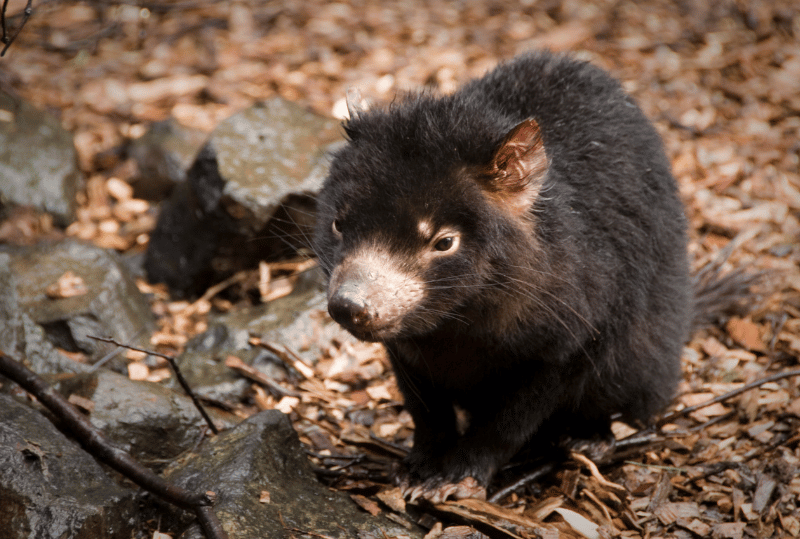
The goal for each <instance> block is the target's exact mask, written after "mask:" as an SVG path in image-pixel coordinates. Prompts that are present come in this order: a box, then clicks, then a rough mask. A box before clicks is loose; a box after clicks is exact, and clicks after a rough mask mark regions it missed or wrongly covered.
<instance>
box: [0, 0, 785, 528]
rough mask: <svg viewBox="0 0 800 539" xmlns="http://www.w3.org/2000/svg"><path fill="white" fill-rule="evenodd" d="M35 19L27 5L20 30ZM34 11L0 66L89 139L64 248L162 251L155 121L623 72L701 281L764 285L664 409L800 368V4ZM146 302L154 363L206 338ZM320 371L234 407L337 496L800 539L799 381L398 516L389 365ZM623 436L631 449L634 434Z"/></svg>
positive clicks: (189, 122) (472, 517)
mask: <svg viewBox="0 0 800 539" xmlns="http://www.w3.org/2000/svg"><path fill="white" fill-rule="evenodd" d="M23 7H24V2H23V1H21V0H12V1H11V2H10V4H9V6H8V15H9V16H12V17H11V18H10V19H9V24H10V26H11V27H16V25H18V24H19V23H20V17H19V16H16V17H14V15H15V14H19V13H20V12H21V10H22V8H23ZM34 7H35V11H34V13H33V15H32V16H31V18H30V20H29V21H28V22H27V24H26V26H25V27H24V28H23V30H22V32H21V33H20V34H19V36H18V37H17V39H16V41H15V42H14V43H13V44H12V46H11V47H10V49H9V50H8V52H7V53H6V55H5V57H3V58H0V90H2V91H7V92H12V93H16V94H17V95H19V96H21V97H22V98H24V99H26V100H28V101H30V102H32V103H33V104H35V105H37V106H39V107H40V108H45V109H48V110H50V111H53V112H54V113H56V114H57V115H58V116H59V117H60V118H61V120H62V123H63V125H64V126H65V127H66V128H67V129H68V130H70V131H71V132H72V133H73V134H74V137H75V144H76V147H77V149H78V152H79V160H80V166H81V168H82V170H83V172H84V173H85V174H86V177H87V179H88V180H87V183H86V188H85V189H84V190H83V191H82V192H81V193H80V195H79V202H80V210H79V212H78V218H77V220H76V222H75V223H73V224H72V225H70V226H69V227H68V228H67V229H66V230H65V231H63V233H64V234H66V235H68V236H74V237H79V238H82V239H84V240H90V241H93V242H95V243H97V244H98V245H101V246H103V247H108V248H113V249H117V250H118V251H120V252H126V251H131V250H134V251H135V250H141V249H143V248H144V246H146V244H147V241H148V232H149V230H151V229H152V227H153V225H154V222H155V218H154V215H155V212H156V210H157V208H156V207H155V205H153V204H149V203H144V202H142V203H135V204H131V203H130V201H131V198H130V197H131V195H130V191H129V189H127V188H126V186H125V183H126V180H128V179H130V178H131V177H132V176H133V175H134V174H135V166H134V165H133V163H132V162H131V161H130V160H126V159H125V158H124V156H123V157H120V155H119V153H118V152H116V151H115V149H117V148H119V147H121V146H122V145H123V144H124V142H125V141H126V140H129V139H132V138H136V137H138V136H141V135H142V134H143V133H144V132H145V131H146V130H147V128H148V126H149V125H150V124H151V123H152V122H155V121H158V120H163V119H166V118H169V117H172V118H175V119H176V120H177V121H178V122H180V123H182V124H184V125H186V126H190V127H195V128H199V129H202V130H205V131H209V132H210V131H211V130H212V129H213V128H214V126H215V125H216V124H217V123H218V122H219V121H220V120H222V119H224V118H226V117H228V116H230V115H231V114H233V113H234V112H236V111H238V110H241V109H243V108H245V107H247V106H249V105H251V104H252V103H254V102H256V101H259V100H264V99H269V98H271V97H274V96H283V97H284V98H287V99H290V100H292V101H295V102H298V103H300V104H302V105H304V106H307V107H308V108H309V109H312V110H314V111H316V112H318V113H321V114H324V115H328V116H331V115H340V114H341V110H342V107H343V96H344V95H345V91H346V89H347V88H349V87H351V86H356V87H359V88H360V89H361V92H362V94H363V95H364V96H365V97H366V98H368V99H372V100H374V101H376V102H387V101H390V100H391V99H392V98H393V96H394V95H395V94H396V93H398V92H402V91H404V90H408V89H413V88H419V87H421V86H428V87H431V88H433V89H435V90H436V91H439V92H451V91H453V90H454V89H455V88H456V87H457V86H458V85H460V84H462V83H463V82H465V81H467V80H469V79H470V78H474V77H477V76H480V75H482V74H483V73H485V72H486V71H487V70H488V69H489V68H491V67H492V66H494V65H496V64H497V62H498V61H501V60H503V59H508V58H511V57H512V56H514V55H515V54H517V53H520V52H522V51H526V50H530V49H533V48H539V47H548V48H551V49H553V50H558V51H570V52H572V53H573V54H575V55H576V56H578V57H579V58H582V59H586V60H589V61H591V62H593V63H595V64H596V65H599V66H601V67H603V68H606V69H607V70H609V71H610V72H611V73H612V74H614V75H615V76H616V77H618V78H619V79H620V80H621V81H622V83H623V85H624V87H625V89H626V90H627V91H629V92H630V93H631V94H632V95H633V96H634V97H635V98H636V99H637V100H638V102H639V103H640V104H641V106H642V108H643V109H644V111H645V113H646V114H647V115H648V116H649V117H650V118H651V119H652V120H653V121H654V122H655V124H656V126H657V128H658V130H659V132H660V133H661V135H662V137H663V139H664V143H665V146H666V149H667V153H668V155H669V157H670V158H671V160H672V163H673V170H674V174H675V177H676V178H677V180H678V182H679V184H680V191H681V195H682V197H683V200H684V201H685V204H686V208H687V215H688V216H689V219H690V223H691V230H692V235H691V255H692V260H693V261H694V265H695V267H696V268H699V267H701V266H702V265H704V264H705V263H707V262H708V261H710V260H723V269H725V270H734V269H739V268H741V269H747V270H749V271H764V272H765V277H764V279H763V280H762V282H761V284H760V285H759V286H758V287H757V288H756V289H755V290H754V293H753V297H752V301H751V302H749V305H748V306H747V308H746V309H744V310H743V311H742V312H740V313H738V314H733V315H731V316H728V317H726V318H725V319H724V320H721V321H720V323H719V324H718V325H717V326H716V327H714V328H711V329H708V330H705V331H702V332H699V333H697V334H696V335H694V336H693V338H692V340H691V341H690V342H689V343H688V344H687V346H686V348H685V351H684V354H683V369H684V378H683V382H682V383H681V385H680V388H679V392H678V395H677V397H676V399H675V401H674V403H673V405H672V406H671V407H670V408H669V409H668V410H667V411H666V412H665V415H666V414H668V413H671V412H677V411H679V410H682V409H685V408H686V407H688V406H691V405H695V404H698V403H702V402H705V401H707V400H709V399H711V398H714V397H718V396H721V395H724V394H726V393H728V392H730V391H733V390H736V389H738V388H741V387H743V386H744V385H745V384H747V383H750V382H753V381H756V380H759V379H761V378H763V377H766V376H770V375H773V374H776V373H781V372H787V371H790V370H792V369H797V368H798V366H799V365H798V363H799V362H798V357H800V172H799V170H800V6H799V5H798V4H797V2H796V1H793V0H774V1H769V2H758V1H747V0H713V1H711V2H708V1H705V0H686V1H681V2H677V1H676V2H670V1H667V0H663V1H662V0H643V1H640V2H635V3H628V2H618V1H616V0H601V1H599V2H592V3H589V2H584V1H576V0H567V1H564V2H557V1H551V0H544V1H534V0H530V1H521V2H500V1H494V2H492V1H486V2H479V1H464V2H451V1H447V0H395V1H388V2H377V1H370V0H361V1H359V0H352V1H341V2H335V3H331V2H326V1H323V0H308V1H301V0H289V1H282V2H272V1H266V2H263V1H248V0H242V1H236V2H224V3H223V2H214V1H210V0H178V1H164V2H146V1H137V2H127V1H119V2H117V1H115V0H110V1H109V2H66V1H63V2H48V1H42V2H34ZM123 210H124V211H123ZM61 233H62V231H58V230H54V229H52V225H51V223H50V221H49V220H48V219H46V217H45V216H42V215H36V214H31V213H24V212H23V213H18V214H15V215H13V216H12V217H10V218H9V220H8V221H7V222H6V223H4V226H3V227H2V229H0V242H3V241H5V242H21V243H24V242H31V241H36V240H37V239H38V238H40V237H41V236H42V235H47V234H61ZM728 246H729V247H730V249H729V250H727V251H726V250H725V248H726V247H728ZM725 255H729V256H727V258H725ZM142 287H143V288H146V289H147V290H148V291H150V292H153V291H155V292H156V295H157V297H158V298H160V299H159V301H158V302H156V305H155V308H156V310H157V312H158V313H159V316H160V322H161V330H160V331H159V334H158V335H155V336H154V346H156V345H158V346H160V347H161V348H166V349H170V350H172V351H176V352H177V351H180V348H181V346H182V345H183V343H185V342H186V339H188V338H189V337H191V336H192V335H194V334H196V333H198V332H200V331H202V330H203V329H204V328H205V327H206V326H205V319H204V315H203V310H202V309H195V310H194V314H192V315H191V316H189V317H182V316H178V315H176V314H175V313H179V312H185V309H184V307H185V303H181V302H173V301H170V298H169V297H168V296H166V295H165V293H164V292H163V290H160V289H159V288H157V287H151V286H149V285H146V284H145V283H142ZM209 308H210V309H226V308H227V309H229V308H236V305H233V304H230V302H228V303H225V302H222V301H218V302H216V303H213V302H212V304H211V305H210V306H209ZM343 354H349V355H350V356H349V357H356V358H357V359H358V361H357V362H356V364H357V368H355V369H350V370H348V369H342V368H341V362H337V359H338V358H340V357H341V356H342V355H343ZM133 371H136V372H139V373H140V374H141V371H140V370H137V369H134V370H133ZM133 371H132V372H133ZM304 372H305V374H306V377H305V379H304V380H303V381H302V382H301V383H300V384H299V385H298V390H300V391H301V392H302V393H303V395H304V396H303V398H294V397H285V398H284V399H282V400H277V399H273V398H272V397H270V396H269V395H268V394H266V393H264V391H263V390H261V389H259V388H257V387H255V386H254V395H253V400H252V402H249V403H245V404H244V405H243V407H242V409H241V410H240V413H241V414H247V413H250V412H252V411H253V410H257V409H258V408H259V407H278V408H280V409H282V410H284V411H286V412H288V413H289V414H290V416H291V417H292V419H293V421H294V423H295V425H296V427H297V429H298V431H299V432H300V434H301V438H302V439H303V441H304V442H305V443H306V444H307V446H308V447H309V452H310V454H312V455H313V457H312V459H313V460H314V462H315V463H316V464H317V465H318V466H320V467H322V468H325V469H327V473H326V474H325V475H326V476H327V477H328V480H329V481H330V482H331V485H332V486H333V487H335V488H339V489H343V490H347V491H349V492H350V493H351V495H352V496H353V498H354V499H355V500H356V501H357V502H358V503H360V504H361V505H362V507H364V508H365V510H368V511H383V512H387V513H390V514H392V515H394V517H393V518H396V519H399V520H407V519H418V518H420V515H423V516H422V517H421V519H422V522H423V524H426V525H429V526H434V524H435V523H436V522H437V520H439V521H441V522H443V523H444V524H445V527H446V526H447V525H450V524H452V523H453V522H460V523H462V524H466V525H472V526H476V527H478V528H479V529H481V530H482V531H483V532H485V533H490V534H491V535H493V536H495V535H496V536H508V537H537V536H542V537H557V536H558V535H557V534H556V535H554V534H555V533H556V530H558V531H559V532H560V533H561V534H562V535H563V536H565V537H581V536H587V537H592V536H594V537H638V536H642V537H709V536H713V537H717V538H737V537H787V536H798V535H800V499H798V495H800V472H799V471H798V470H800V436H798V434H797V433H798V426H800V378H798V377H797V376H794V377H786V378H782V379H778V380H775V381H771V382H768V383H764V384H760V385H758V387H755V388H753V389H750V390H748V391H745V392H743V393H741V394H739V395H736V396H733V397H730V398H727V399H725V400H722V401H721V402H717V403H715V404H714V405H712V406H708V407H704V408H701V409H698V410H695V411H693V412H692V413H688V414H685V415H681V414H677V415H674V416H670V417H671V418H672V419H671V420H670V421H666V422H662V424H660V426H659V428H658V429H656V430H653V431H652V432H651V433H650V438H649V441H648V442H647V443H646V444H645V445H643V446H638V448H636V450H635V451H633V452H631V453H629V454H628V455H627V456H626V457H625V458H624V459H623V460H617V461H615V462H614V463H612V464H607V465H604V466H602V467H601V468H600V469H593V466H592V465H591V463H590V462H587V461H585V460H581V459H580V458H579V457H576V458H575V460H573V461H570V462H567V463H565V464H564V465H563V466H560V467H558V469H557V470H556V471H554V472H553V473H550V474H548V475H546V476H544V477H542V478H539V479H538V480H536V481H533V482H532V483H530V484H528V485H525V486H522V487H521V488H520V489H518V490H517V491H516V492H513V493H511V494H509V495H507V496H505V497H503V498H502V499H500V500H498V501H497V502H496V503H490V502H485V501H479V500H463V501H460V502H453V501H451V502H447V503H445V504H440V505H439V506H437V507H436V508H435V510H432V509H431V508H429V507H428V508H426V507H406V508H404V504H403V502H402V500H400V499H399V498H398V496H397V492H396V491H394V490H392V488H391V486H390V485H389V484H387V483H385V482H384V480H385V478H386V473H385V471H386V470H387V469H388V466H389V465H390V464H391V462H392V461H393V460H396V458H397V454H399V453H400V452H401V451H399V450H398V449H397V447H398V446H399V447H402V446H406V447H407V445H408V443H409V440H410V437H411V435H412V432H413V430H412V429H413V426H412V423H411V421H410V418H409V417H408V414H407V413H405V412H402V407H401V406H400V403H401V401H402V399H401V398H400V396H399V393H398V391H397V389H396V386H395V385H394V382H393V379H392V375H391V372H390V371H389V369H388V365H387V363H386V361H385V358H384V357H383V356H382V352H381V351H380V349H379V347H376V346H375V345H363V346H356V347H352V346H351V347H349V348H348V349H347V350H344V349H342V348H336V347H335V346H334V347H331V348H330V350H329V352H328V353H327V355H326V357H323V358H320V361H319V363H317V364H316V366H315V367H314V368H312V369H308V370H307V371H304ZM145 374H146V373H145ZM287 399H288V400H287ZM292 399H294V400H292ZM354 409H357V410H360V411H362V412H363V413H361V414H354V413H351V412H352V410H354ZM345 410H348V413H347V414H345V413H344V411H345ZM365 415H367V416H369V420H368V421H367V420H365V419H364V417H365ZM359 417H360V419H358V418H359ZM617 427H618V428H617V429H616V431H615V434H616V435H617V436H618V437H620V438H622V437H624V436H626V435H628V434H631V433H632V432H633V431H632V430H631V429H630V428H629V427H626V426H624V425H617ZM387 455H389V457H387ZM392 455H394V456H392ZM503 477H504V478H505V479H506V482H507V483H508V482H513V479H511V478H508V477H507V476H503ZM503 486H505V484H496V485H493V488H494V489H495V490H497V489H499V488H501V487H503ZM490 494H491V491H490ZM376 500H377V501H376ZM412 515H413V516H412ZM432 515H436V516H435V517H433V516H432ZM581 518H583V519H584V520H581ZM439 529H440V528H439V527H436V528H434V531H433V532H432V534H431V537H434V536H436V534H437V533H438V532H437V530H439ZM456 531H459V532H463V531H464V530H463V529H461V530H451V533H456ZM498 534H499V535H498Z"/></svg>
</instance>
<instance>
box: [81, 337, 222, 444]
mask: <svg viewBox="0 0 800 539" xmlns="http://www.w3.org/2000/svg"><path fill="white" fill-rule="evenodd" d="M87 337H89V338H90V339H94V340H96V341H100V342H107V343H109V344H115V345H117V346H120V347H122V348H127V349H128V350H135V351H137V352H141V353H143V354H148V355H151V356H157V357H160V358H164V359H166V360H167V362H168V363H169V365H170V367H172V372H174V373H175V378H177V380H178V383H179V384H180V385H181V387H182V388H183V390H184V391H185V392H186V394H187V395H189V398H190V399H192V402H193V403H194V406H195V408H197V410H198V411H199V412H200V415H201V416H203V419H205V421H206V423H207V424H208V428H210V429H211V432H213V433H214V434H219V429H218V428H217V427H216V425H214V422H213V421H211V417H210V416H209V415H208V413H206V409H205V408H204V407H203V405H202V404H201V403H200V399H198V398H197V396H196V395H195V394H194V391H192V388H191V387H190V386H189V383H188V382H187V381H186V379H185V378H184V377H183V374H181V370H180V369H179V368H178V364H177V363H175V358H173V357H172V356H168V355H166V354H160V353H158V352H154V351H153V350H145V349H144V348H137V347H135V346H131V345H129V344H122V343H120V342H117V341H115V340H114V339H104V338H102V337H95V336H94V335H87Z"/></svg>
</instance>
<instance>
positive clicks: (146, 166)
mask: <svg viewBox="0 0 800 539" xmlns="http://www.w3.org/2000/svg"><path fill="white" fill-rule="evenodd" d="M206 139H208V134H207V133H205V132H204V131H200V130H199V129H191V128H189V127H186V126H183V125H181V124H179V123H178V122H177V121H176V120H175V119H172V118H170V119H169V120H164V121H163V122H157V123H155V124H153V125H152V126H151V127H150V129H149V130H148V131H147V132H146V133H145V134H144V135H142V136H141V137H140V138H138V139H136V140H134V141H133V142H132V143H131V145H130V148H129V149H128V152H129V155H130V156H131V157H132V158H133V159H134V160H135V161H136V164H137V165H138V173H137V174H136V177H134V178H133V179H132V180H131V182H130V184H131V187H133V196H134V197H136V198H143V199H146V200H163V199H164V198H165V197H167V196H168V195H169V194H170V193H171V192H172V191H173V189H174V188H175V186H176V185H178V184H180V183H182V182H184V181H185V180H186V171H187V170H189V167H190V166H191V165H192V162H193V161H194V159H195V157H196V156H197V153H198V152H199V151H200V148H202V147H203V144H204V143H205V142H206Z"/></svg>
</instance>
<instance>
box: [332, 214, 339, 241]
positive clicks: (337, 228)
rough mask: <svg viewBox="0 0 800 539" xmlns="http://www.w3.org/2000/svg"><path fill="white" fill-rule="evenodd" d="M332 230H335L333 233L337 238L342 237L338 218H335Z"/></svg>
mask: <svg viewBox="0 0 800 539" xmlns="http://www.w3.org/2000/svg"><path fill="white" fill-rule="evenodd" d="M331 230H332V231H333V235H334V236H336V237H337V238H341V237H342V229H341V228H340V227H339V221H337V220H336V219H334V220H333V223H332V224H331Z"/></svg>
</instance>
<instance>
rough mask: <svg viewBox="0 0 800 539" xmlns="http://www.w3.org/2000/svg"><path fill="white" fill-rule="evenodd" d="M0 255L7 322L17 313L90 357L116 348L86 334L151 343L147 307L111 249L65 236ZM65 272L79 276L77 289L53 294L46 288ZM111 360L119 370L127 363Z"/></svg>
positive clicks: (151, 325) (60, 344)
mask: <svg viewBox="0 0 800 539" xmlns="http://www.w3.org/2000/svg"><path fill="white" fill-rule="evenodd" d="M3 251H4V252H5V255H3ZM0 256H5V257H6V258H5V260H6V262H5V264H3V263H2V261H0V272H2V271H3V267H5V268H6V271H7V272H8V275H7V277H6V278H7V279H8V281H9V287H8V289H7V290H8V291H9V293H10V296H11V297H10V298H6V299H5V300H3V301H4V302H6V303H8V302H9V300H10V301H14V304H15V307H14V306H12V305H10V304H9V305H8V311H9V312H8V313H7V316H9V317H11V319H12V320H11V321H10V322H9V323H12V324H13V323H14V321H13V318H14V317H17V318H20V320H19V321H17V322H16V325H18V326H20V325H24V321H25V320H31V321H33V322H34V323H35V324H37V325H39V326H40V327H41V328H42V329H43V330H44V332H45V333H46V334H47V337H48V339H49V341H50V342H51V343H52V344H53V345H56V346H58V347H59V348H61V349H64V350H66V351H69V352H77V351H80V352H84V353H86V354H87V355H88V356H89V361H90V362H95V361H97V360H99V359H101V358H102V357H103V356H104V355H105V354H107V353H109V352H112V351H113V350H114V348H115V347H113V346H112V345H108V344H104V343H100V342H98V341H95V340H93V339H90V338H89V337H88V335H93V336H97V337H105V338H112V339H115V340H117V341H118V342H122V343H125V344H130V345H133V346H143V345H146V344H148V343H149V340H150V335H151V334H152V332H153V330H154V329H155V324H154V318H153V314H152V313H151V311H150V306H149V304H148V302H147V300H146V299H145V298H144V296H143V295H142V294H141V292H139V290H138V288H137V287H136V284H135V283H134V281H133V278H132V277H131V276H130V274H129V272H128V270H127V268H126V267H125V266H124V265H123V264H122V263H121V261H120V259H119V257H118V256H117V255H116V254H115V253H113V252H112V251H109V250H106V249H101V248H99V247H95V246H93V245H89V244H84V243H80V242H77V241H73V240H65V241H62V242H57V243H51V244H40V245H37V246H33V247H17V248H4V249H2V250H0ZM67 272H71V273H72V274H73V275H74V276H75V277H77V278H79V279H80V282H81V283H82V286H83V289H82V290H81V291H80V292H81V293H77V292H76V294H75V295H71V296H69V297H54V295H53V294H52V293H50V292H48V289H51V287H52V286H53V285H55V284H56V283H57V282H58V281H59V279H60V278H61V277H62V276H63V275H64V274H65V273H67ZM20 311H21V312H20ZM19 345H20V343H17V346H16V347H14V348H12V349H17V348H18V347H19ZM7 349H8V348H7ZM25 357H29V356H27V355H26V356H25ZM114 365H116V366H117V368H119V369H122V368H124V365H125V364H124V363H122V362H119V361H118V362H117V363H114ZM32 367H33V369H34V371H36V372H53V371H51V370H48V369H46V368H44V366H41V367H40V366H39V365H38V364H37V363H32ZM70 370H73V371H74V370H76V369H70ZM77 370H81V369H77Z"/></svg>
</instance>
